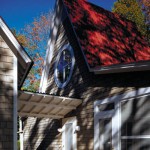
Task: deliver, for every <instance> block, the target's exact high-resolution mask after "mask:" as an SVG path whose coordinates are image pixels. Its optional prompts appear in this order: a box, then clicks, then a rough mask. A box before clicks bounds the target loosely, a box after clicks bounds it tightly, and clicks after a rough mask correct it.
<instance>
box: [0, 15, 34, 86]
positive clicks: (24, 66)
mask: <svg viewBox="0 0 150 150" xmlns="http://www.w3.org/2000/svg"><path fill="white" fill-rule="evenodd" d="M0 35H1V36H2V38H3V40H4V41H5V42H6V43H7V45H8V46H9V48H10V49H11V50H12V52H13V53H14V55H15V56H16V57H17V59H18V87H19V88H21V86H22V84H23V82H24V80H25V78H26V76H27V74H28V72H29V70H30V68H31V67H32V65H33V61H32V60H31V58H30V57H29V55H28V54H27V53H26V52H25V50H24V48H23V47H22V46H21V45H20V44H19V42H18V41H17V39H16V38H15V36H14V35H13V34H12V32H11V31H10V29H9V28H8V26H7V25H6V23H5V22H4V20H3V19H2V18H1V17H0Z"/></svg>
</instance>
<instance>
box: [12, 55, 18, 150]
mask: <svg viewBox="0 0 150 150" xmlns="http://www.w3.org/2000/svg"><path fill="white" fill-rule="evenodd" d="M13 62H14V63H13V68H14V73H13V75H14V82H13V150H17V98H18V88H17V84H18V79H17V77H18V76H17V72H18V66H17V57H16V56H15V55H14V59H13Z"/></svg>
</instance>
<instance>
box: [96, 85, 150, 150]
mask: <svg viewBox="0 0 150 150" xmlns="http://www.w3.org/2000/svg"><path fill="white" fill-rule="evenodd" d="M147 96H150V87H147V88H140V89H139V90H136V91H131V92H128V93H124V94H121V95H116V96H112V97H109V98H105V99H103V100H97V101H95V102H94V150H98V145H99V143H98V139H97V138H98V134H99V131H98V130H97V126H98V125H97V120H98V118H99V117H100V116H103V115H107V114H109V116H110V117H111V116H112V115H113V114H114V116H112V134H113V133H114V134H115V133H116V135H115V138H113V139H115V140H116V141H112V144H113V143H116V142H117V144H116V145H113V146H114V149H115V150H120V149H121V139H128V138H131V139H132V138H134V139H142V138H150V135H148V136H147V135H140V136H139V135H137V136H121V130H120V129H121V102H123V101H130V100H133V99H135V98H141V97H147ZM139 100H140V99H139ZM112 102H114V104H115V107H114V110H111V111H102V112H100V111H99V106H100V105H101V104H108V103H112ZM113 122H114V123H116V122H117V125H116V124H114V126H113ZM112 136H113V135H112Z"/></svg>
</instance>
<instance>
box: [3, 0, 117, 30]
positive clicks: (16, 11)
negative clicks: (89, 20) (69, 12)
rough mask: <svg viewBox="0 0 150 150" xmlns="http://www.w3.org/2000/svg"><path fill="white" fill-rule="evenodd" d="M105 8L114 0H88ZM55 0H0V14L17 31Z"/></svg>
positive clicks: (48, 8) (49, 7) (109, 8)
mask: <svg viewBox="0 0 150 150" xmlns="http://www.w3.org/2000/svg"><path fill="white" fill-rule="evenodd" d="M88 1H89V2H91V3H94V4H96V5H99V6H101V7H103V8H105V9H108V10H111V7H112V6H113V3H114V2H115V1H116V0H88ZM54 3H55V0H0V16H2V17H3V19H4V20H5V22H6V23H7V25H8V26H9V27H10V28H15V29H16V30H17V31H19V30H20V29H21V28H23V27H24V25H26V24H28V23H30V22H32V21H33V18H35V17H38V16H39V15H40V14H41V13H42V12H48V11H49V10H50V9H53V8H54Z"/></svg>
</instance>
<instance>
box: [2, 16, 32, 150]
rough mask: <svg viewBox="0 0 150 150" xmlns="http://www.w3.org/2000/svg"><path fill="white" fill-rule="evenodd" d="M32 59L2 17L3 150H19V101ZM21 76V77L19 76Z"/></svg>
mask: <svg viewBox="0 0 150 150" xmlns="http://www.w3.org/2000/svg"><path fill="white" fill-rule="evenodd" d="M32 64H33V61H32V60H31V58H30V57H29V56H28V55H27V53H26V52H25V51H24V49H23V47H22V46H21V45H20V44H19V43H18V41H17V40H16V38H15V37H14V35H13V34H12V32H11V31H10V29H9V28H8V26H7V25H6V23H5V22H4V20H3V19H2V18H1V17H0V120H1V121H0V149H2V150H10V149H14V150H16V149H17V102H18V100H17V99H18V98H17V95H18V89H20V88H21V86H22V84H23V82H24V80H25V78H26V76H27V74H28V71H29V70H30V68H31V66H32ZM17 75H18V76H17Z"/></svg>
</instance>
